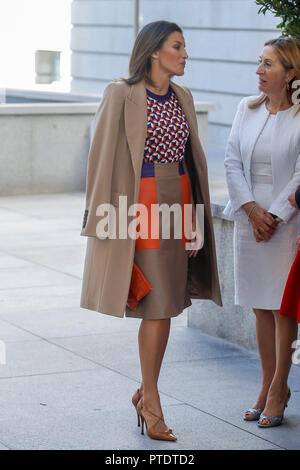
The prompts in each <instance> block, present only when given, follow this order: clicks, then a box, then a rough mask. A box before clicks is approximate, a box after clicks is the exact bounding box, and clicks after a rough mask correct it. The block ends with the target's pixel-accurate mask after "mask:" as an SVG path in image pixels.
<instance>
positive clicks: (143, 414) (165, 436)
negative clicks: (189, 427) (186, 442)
mask: <svg viewBox="0 0 300 470" xmlns="http://www.w3.org/2000/svg"><path fill="white" fill-rule="evenodd" d="M137 413H138V415H139V416H140V418H141V421H142V428H141V434H144V422H145V423H146V431H147V434H148V436H149V437H150V438H151V439H158V440H161V441H177V437H176V436H174V434H173V433H172V429H168V430H167V431H158V432H157V431H155V430H154V428H155V426H156V424H157V423H158V422H159V421H160V420H161V421H163V422H164V420H163V417H162V416H157V415H156V414H154V413H152V411H149V410H148V409H147V408H146V407H145V405H143V403H142V399H141V400H140V401H139V402H138V404H137ZM147 415H148V419H149V415H152V416H155V417H156V418H157V421H156V422H155V423H154V424H153V425H152V426H151V427H149V426H148V423H147Z"/></svg>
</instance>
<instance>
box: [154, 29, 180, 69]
mask: <svg viewBox="0 0 300 470" xmlns="http://www.w3.org/2000/svg"><path fill="white" fill-rule="evenodd" d="M187 58H188V55H187V52H186V50H185V41H184V37H183V35H182V34H181V33H179V31H174V32H173V33H171V34H169V36H168V37H167V39H166V40H165V42H164V43H163V45H162V47H161V48H160V49H159V50H158V51H156V52H154V53H153V54H152V59H153V60H154V61H157V64H158V65H159V68H160V69H161V71H164V72H165V73H167V74H168V75H171V76H173V75H183V74H184V67H185V62H186V59H187Z"/></svg>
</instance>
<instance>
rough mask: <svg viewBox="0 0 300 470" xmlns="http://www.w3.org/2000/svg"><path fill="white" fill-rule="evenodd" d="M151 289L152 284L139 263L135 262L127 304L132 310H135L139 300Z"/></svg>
mask: <svg viewBox="0 0 300 470" xmlns="http://www.w3.org/2000/svg"><path fill="white" fill-rule="evenodd" d="M151 290H152V287H151V284H150V283H149V282H148V281H147V279H146V278H145V276H144V274H143V273H142V271H141V270H140V268H139V267H138V266H137V264H136V263H133V267H132V275H131V283H130V288H129V294H128V299H127V306H128V307H129V308H130V310H135V309H136V307H137V304H138V303H139V301H140V300H141V299H142V298H143V297H145V295H146V294H148V292H150V291H151Z"/></svg>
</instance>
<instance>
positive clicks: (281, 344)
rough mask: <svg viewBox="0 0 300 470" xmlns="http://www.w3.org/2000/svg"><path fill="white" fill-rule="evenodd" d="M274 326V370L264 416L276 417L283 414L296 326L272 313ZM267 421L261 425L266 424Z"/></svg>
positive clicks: (274, 312) (293, 322)
mask: <svg viewBox="0 0 300 470" xmlns="http://www.w3.org/2000/svg"><path fill="white" fill-rule="evenodd" d="M273 314H274V318H275V325H276V353H277V354H276V370H275V374H274V377H273V381H272V384H271V386H270V389H269V393H268V399H267V402H266V406H265V409H264V414H265V415H268V416H276V415H279V414H281V413H282V412H283V410H284V404H285V402H286V399H287V393H288V383H287V382H288V376H289V372H290V368H291V364H292V354H293V352H294V349H292V343H293V342H294V341H295V340H296V339H297V335H298V324H297V321H296V320H295V319H294V318H290V317H285V316H283V315H280V314H279V311H278V310H274V311H273ZM267 423H268V421H267V422H266V423H265V421H263V424H267Z"/></svg>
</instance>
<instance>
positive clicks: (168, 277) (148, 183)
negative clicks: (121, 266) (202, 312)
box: [125, 160, 192, 320]
mask: <svg viewBox="0 0 300 470" xmlns="http://www.w3.org/2000/svg"><path fill="white" fill-rule="evenodd" d="M190 202H191V185H190V179H189V176H188V172H187V168H186V164H185V162H184V160H183V161H181V162H173V163H153V162H151V163H146V162H145V161H143V166H142V174H141V184H140V193H139V203H143V204H144V205H145V206H147V208H149V211H148V214H149V215H148V219H147V228H148V236H147V237H143V238H141V237H140V238H137V240H136V245H135V255H134V262H135V263H136V264H137V266H138V267H139V268H140V269H141V271H142V272H143V274H144V276H145V277H146V278H147V280H148V281H149V282H150V284H151V286H152V290H151V291H150V292H149V293H148V294H147V295H146V296H145V297H144V298H143V299H142V300H141V301H140V302H139V304H138V306H137V308H136V309H135V310H131V309H130V308H129V307H128V306H126V311H125V316H126V317H134V318H143V319H146V320H158V319H164V318H170V317H175V316H177V315H179V314H180V313H182V312H183V310H184V309H185V308H187V307H188V306H190V305H191V304H192V302H191V299H190V297H189V294H188V289H187V276H188V253H189V251H188V250H186V243H187V242H188V238H186V234H187V231H184V221H187V220H189V219H188V216H187V214H185V215H184V210H185V207H184V204H190ZM152 204H154V205H155V204H157V205H159V206H160V207H161V204H165V205H166V206H165V207H169V208H171V206H172V205H174V204H175V206H173V207H174V208H175V210H174V212H173V211H172V210H170V217H169V218H168V217H167V212H163V213H162V212H161V211H159V212H156V211H153V212H152V213H151V211H150V206H151V205H152ZM179 208H181V209H179ZM173 214H174V215H173ZM141 220H143V219H141ZM144 220H145V219H144ZM142 223H143V222H141V224H142ZM141 224H140V225H141ZM166 227H167V229H166ZM168 227H169V229H168ZM138 228H139V232H142V227H141V226H139V227H138ZM151 229H152V233H151ZM153 234H154V236H153ZM155 234H156V235H155Z"/></svg>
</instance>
